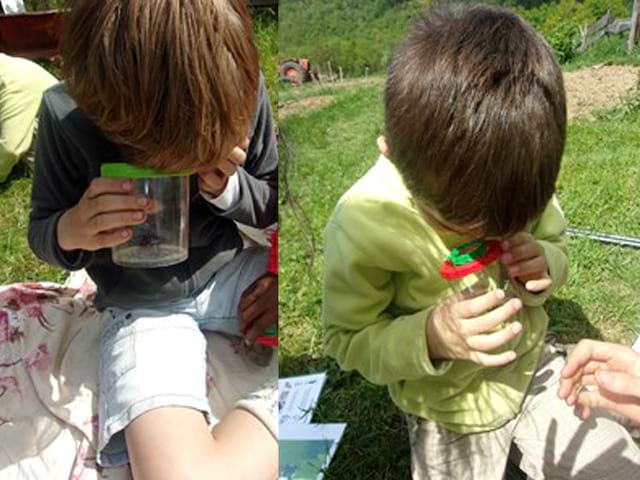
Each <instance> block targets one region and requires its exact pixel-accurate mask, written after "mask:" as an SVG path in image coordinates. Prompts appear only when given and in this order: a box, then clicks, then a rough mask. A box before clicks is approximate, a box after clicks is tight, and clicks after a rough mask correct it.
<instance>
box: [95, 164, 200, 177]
mask: <svg viewBox="0 0 640 480" xmlns="http://www.w3.org/2000/svg"><path fill="white" fill-rule="evenodd" d="M100 175H101V176H103V177H114V178H160V177H186V176H188V175H190V173H189V172H175V173H168V172H163V171H162V170H156V169H154V168H146V167H136V166H135V165H131V164H130V163H103V164H102V165H101V166H100Z"/></svg>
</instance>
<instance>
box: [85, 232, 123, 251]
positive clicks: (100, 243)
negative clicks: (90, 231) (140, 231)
mask: <svg viewBox="0 0 640 480" xmlns="http://www.w3.org/2000/svg"><path fill="white" fill-rule="evenodd" d="M132 234H133V231H132V230H131V229H130V228H121V229H117V230H112V231H110V232H107V233H101V234H99V235H96V236H94V237H93V238H92V241H91V243H92V246H89V247H87V250H90V251H95V250H100V249H102V248H113V247H117V246H118V245H122V244H123V243H125V242H128V241H129V239H130V238H131V235H132Z"/></svg>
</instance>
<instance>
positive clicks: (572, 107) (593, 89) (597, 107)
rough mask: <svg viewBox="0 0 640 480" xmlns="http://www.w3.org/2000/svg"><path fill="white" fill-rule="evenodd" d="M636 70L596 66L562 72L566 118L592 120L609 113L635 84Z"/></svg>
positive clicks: (625, 67)
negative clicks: (596, 115)
mask: <svg viewBox="0 0 640 480" xmlns="http://www.w3.org/2000/svg"><path fill="white" fill-rule="evenodd" d="M639 73H640V67H637V66H632V65H596V66H594V67H589V68H584V69H582V70H576V71H575V72H566V73H565V74H564V80H565V88H566V90H567V109H568V113H569V118H570V119H576V118H593V116H594V114H595V113H596V112H598V111H602V110H610V109H612V108H614V107H615V106H616V105H618V104H619V103H621V101H622V100H623V99H624V98H625V97H626V96H627V95H629V94H630V93H631V92H632V91H633V90H634V89H635V88H636V86H637V85H638V74H639Z"/></svg>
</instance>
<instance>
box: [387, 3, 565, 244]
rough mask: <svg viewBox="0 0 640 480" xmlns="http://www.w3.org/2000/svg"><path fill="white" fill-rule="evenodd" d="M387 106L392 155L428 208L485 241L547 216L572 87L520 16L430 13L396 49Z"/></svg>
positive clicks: (488, 11)
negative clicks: (475, 230)
mask: <svg viewBox="0 0 640 480" xmlns="http://www.w3.org/2000/svg"><path fill="white" fill-rule="evenodd" d="M385 102H386V119H385V120H386V127H385V135H386V140H387V144H388V145H389V150H390V157H391V160H392V161H393V163H394V164H395V165H396V167H397V168H398V170H399V171H400V173H401V174H402V176H403V178H404V180H405V182H406V184H407V186H408V188H409V190H410V191H411V193H412V196H413V197H414V198H415V200H416V203H417V204H418V205H419V206H420V205H423V206H428V207H429V208H433V209H435V210H437V212H438V213H439V214H440V216H441V217H442V218H443V219H445V220H446V221H447V222H450V223H451V224H454V225H458V226H462V227H464V226H469V225H482V230H483V232H484V234H485V235H486V236H505V235H508V234H511V233H515V232H516V231H519V230H522V229H523V228H524V227H525V225H526V224H527V223H528V222H529V221H531V220H533V219H535V218H536V217H537V216H538V215H540V214H541V213H542V211H543V210H544V208H545V206H546V204H547V203H548V202H549V200H550V199H551V197H552V195H553V192H554V189H555V181H556V178H557V176H558V171H559V169H560V160H561V157H562V153H563V149H564V142H565V135H566V105H565V93H564V84H563V80H562V71H561V69H560V66H559V65H558V62H557V61H556V59H555V57H554V55H553V53H552V51H551V49H550V48H549V46H548V45H547V44H546V42H545V41H544V40H543V39H542V37H541V36H540V35H538V33H536V31H535V30H534V29H533V28H532V27H531V26H529V25H528V24H527V23H525V22H524V21H523V20H522V19H520V18H519V17H518V16H516V15H515V14H513V13H510V12H509V11H507V10H503V9H498V8H491V7H485V6H479V7H478V6H477V7H470V8H469V7H467V8H461V9H457V10H452V9H442V8H438V9H433V10H430V11H428V12H427V13H426V15H425V16H423V17H421V18H420V19H419V21H418V22H417V24H416V26H415V28H414V29H413V31H412V32H411V33H410V34H409V35H408V37H407V38H406V39H405V40H404V42H403V43H402V45H401V46H400V47H399V49H398V50H397V52H396V55H395V57H394V60H393V63H392V65H391V67H390V69H389V76H388V80H387V86H386V98H385Z"/></svg>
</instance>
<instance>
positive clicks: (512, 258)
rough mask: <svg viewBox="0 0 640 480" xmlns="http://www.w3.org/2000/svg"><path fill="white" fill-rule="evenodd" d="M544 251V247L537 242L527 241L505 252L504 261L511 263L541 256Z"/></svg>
mask: <svg viewBox="0 0 640 480" xmlns="http://www.w3.org/2000/svg"><path fill="white" fill-rule="evenodd" d="M542 252H543V250H542V247H541V246H540V245H539V244H538V243H537V242H535V241H534V242H525V243H522V244H520V245H518V246H517V247H513V248H510V249H509V250H507V251H506V252H505V253H503V254H502V261H503V262H504V263H505V264H506V265H510V264H512V263H515V262H519V261H522V260H527V259H529V258H534V257H537V256H540V254H541V253H542Z"/></svg>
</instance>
